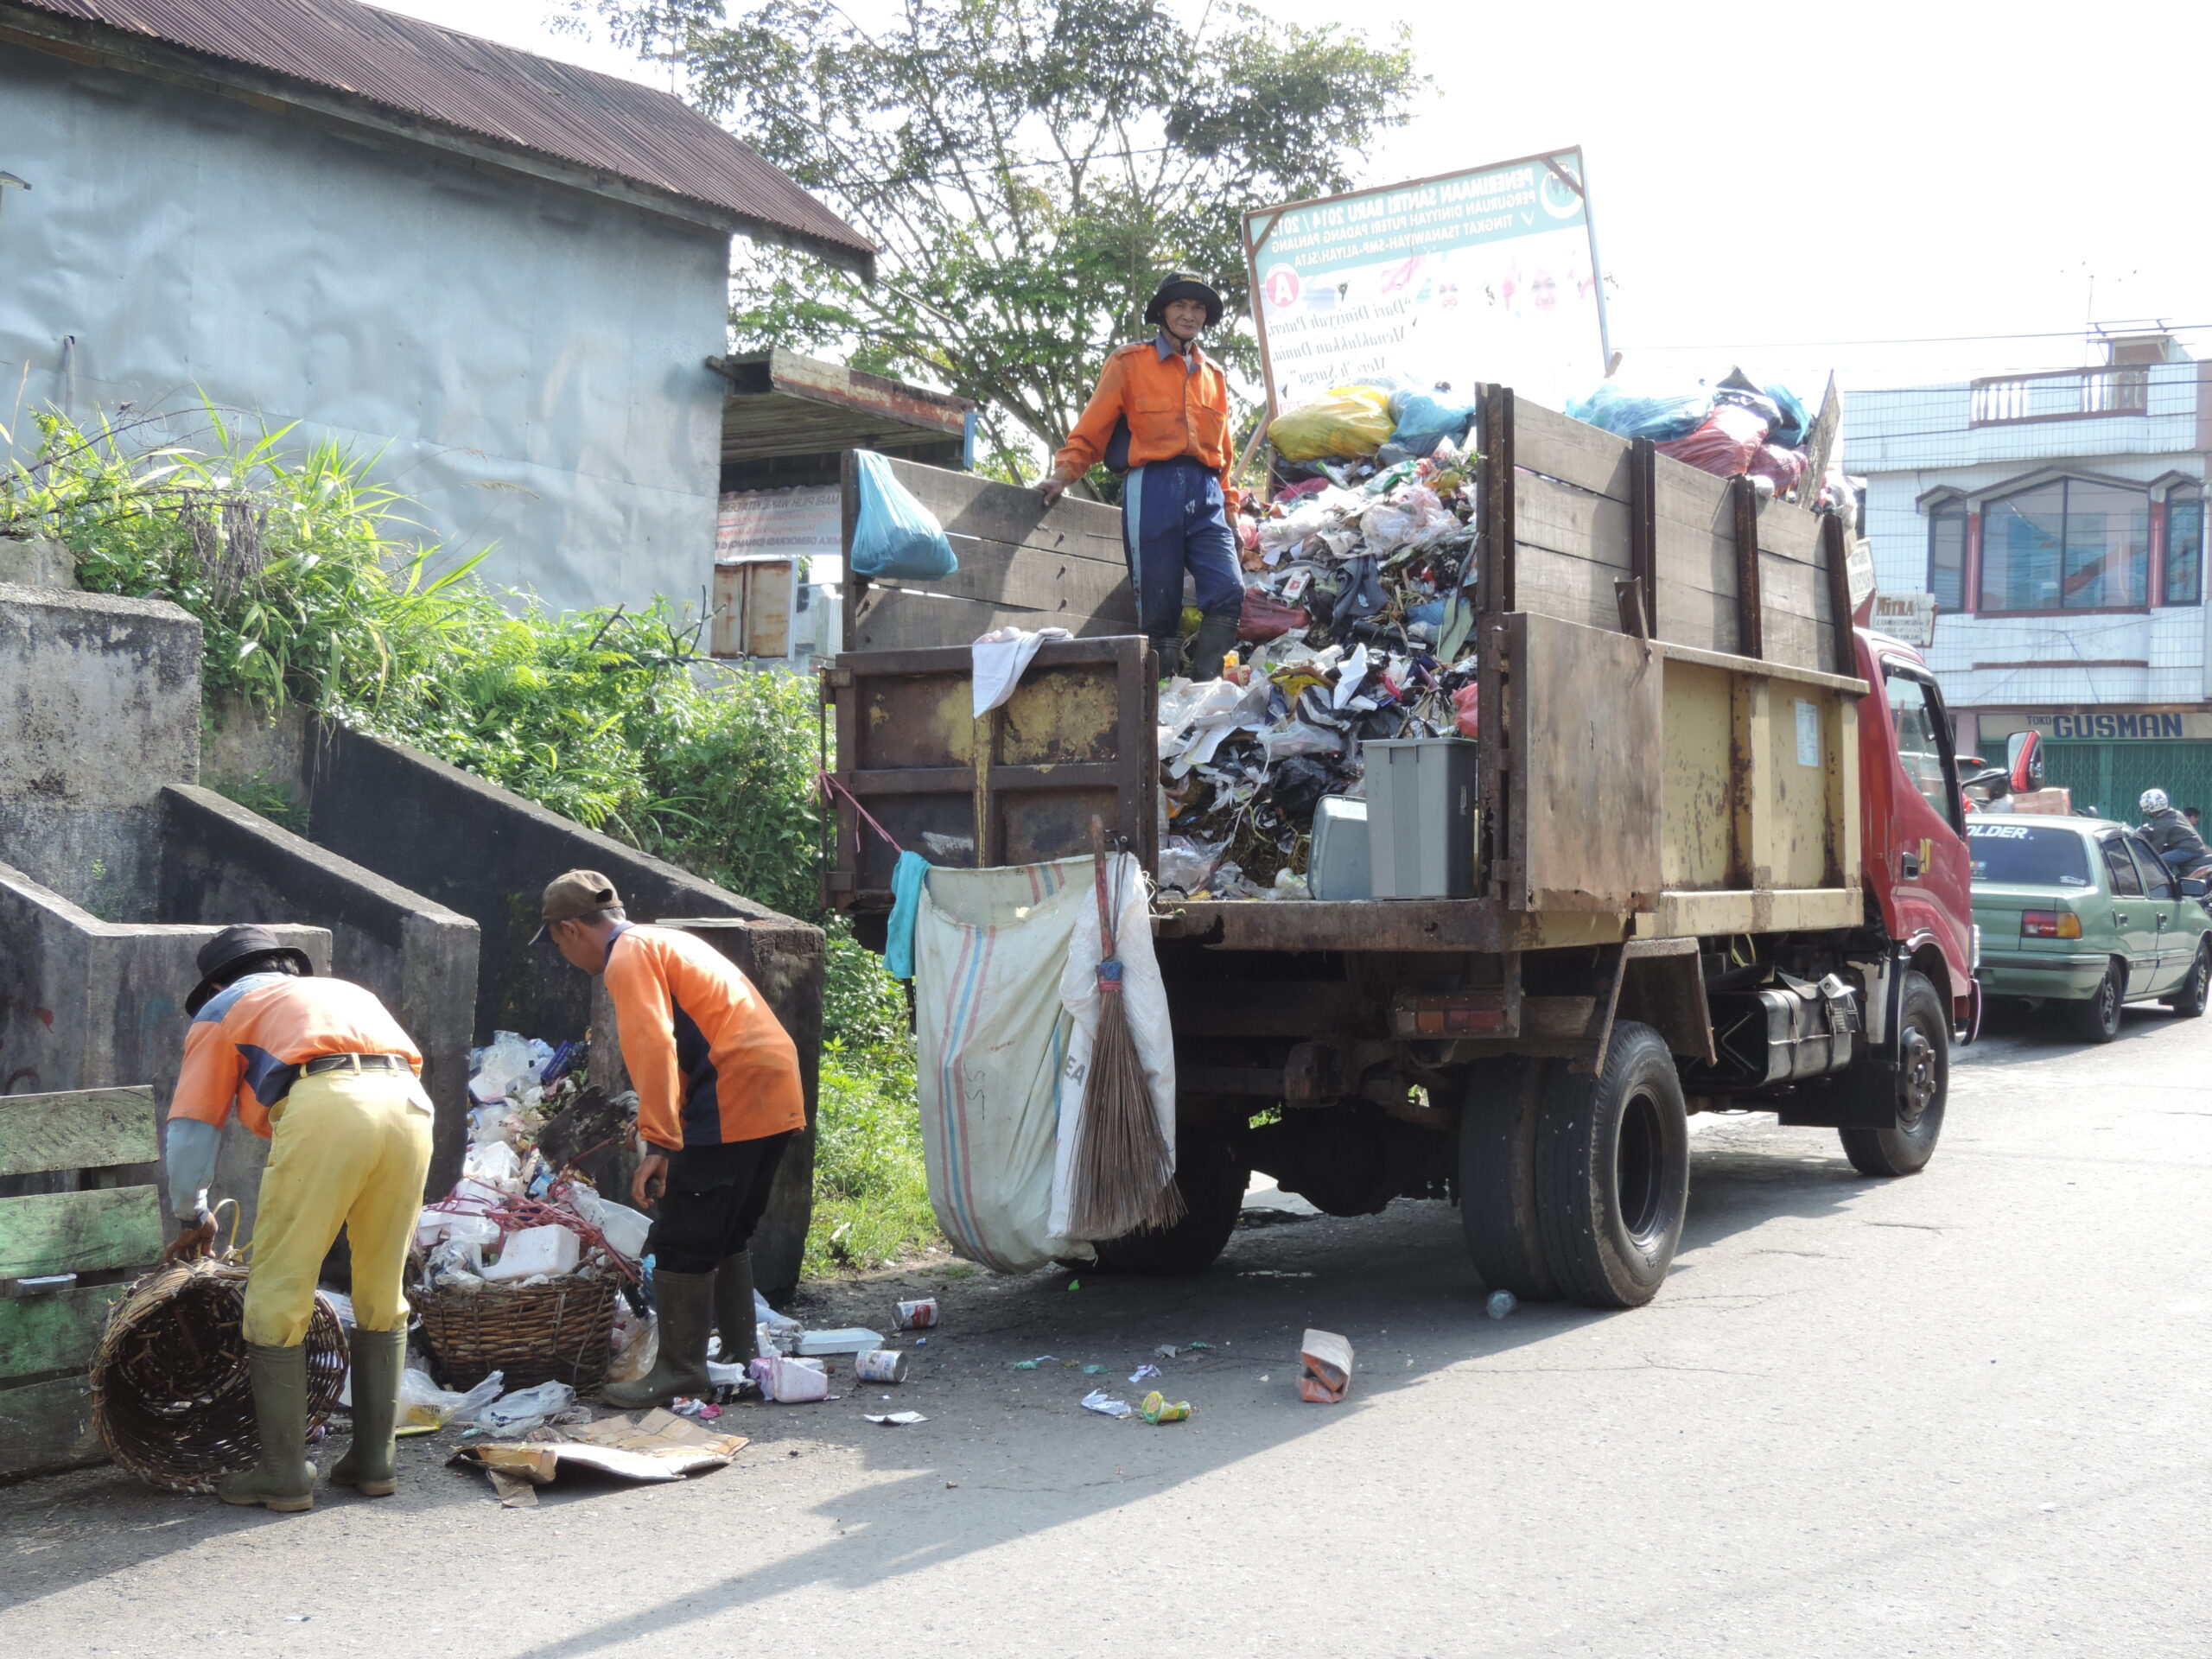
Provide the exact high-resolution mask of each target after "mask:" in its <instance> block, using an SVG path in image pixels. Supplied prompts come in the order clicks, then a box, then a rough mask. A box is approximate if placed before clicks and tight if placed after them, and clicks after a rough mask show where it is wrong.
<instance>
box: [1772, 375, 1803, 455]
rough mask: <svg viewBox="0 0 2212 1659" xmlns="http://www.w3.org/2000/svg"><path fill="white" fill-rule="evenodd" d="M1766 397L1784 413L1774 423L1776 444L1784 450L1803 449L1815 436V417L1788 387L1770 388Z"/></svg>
mask: <svg viewBox="0 0 2212 1659" xmlns="http://www.w3.org/2000/svg"><path fill="white" fill-rule="evenodd" d="M1765 390H1766V395H1767V396H1768V397H1771V398H1772V399H1774V406H1775V407H1776V408H1777V410H1781V411H1782V418H1781V419H1780V420H1778V421H1777V422H1776V423H1774V433H1773V439H1774V442H1777V443H1778V444H1780V445H1781V446H1782V447H1783V448H1784V449H1799V448H1803V447H1804V444H1805V441H1806V440H1807V439H1808V438H1809V437H1811V436H1812V435H1813V417H1812V416H1810V415H1809V414H1808V413H1807V412H1806V410H1805V405H1804V404H1803V402H1802V400H1800V399H1799V397H1798V396H1797V394H1796V392H1794V391H1790V390H1789V387H1787V386H1769V387H1767V388H1766V389H1765Z"/></svg>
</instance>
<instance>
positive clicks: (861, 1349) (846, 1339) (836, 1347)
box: [791, 1325, 883, 1355]
mask: <svg viewBox="0 0 2212 1659" xmlns="http://www.w3.org/2000/svg"><path fill="white" fill-rule="evenodd" d="M882 1346H883V1332H880V1331H870V1330H868V1329H866V1328H865V1327H863V1326H861V1325H846V1326H843V1327H842V1328H841V1329H838V1330H836V1331H802V1332H799V1337H798V1345H797V1346H796V1347H794V1348H793V1349H792V1350H791V1351H792V1352H793V1353H795V1354H806V1355H823V1354H865V1353H869V1352H872V1351H874V1350H875V1349H878V1348H880V1347H882Z"/></svg>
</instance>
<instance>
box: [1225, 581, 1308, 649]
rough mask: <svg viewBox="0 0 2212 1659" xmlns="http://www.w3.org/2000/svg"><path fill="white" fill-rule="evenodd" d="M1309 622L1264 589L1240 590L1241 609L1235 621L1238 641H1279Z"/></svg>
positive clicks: (1296, 608)
mask: <svg viewBox="0 0 2212 1659" xmlns="http://www.w3.org/2000/svg"><path fill="white" fill-rule="evenodd" d="M1312 621H1313V618H1312V617H1310V616H1308V615H1307V614H1306V613H1305V612H1304V611H1302V610H1300V609H1299V607H1297V606H1295V605H1286V604H1284V603H1283V602H1282V601H1281V600H1279V599H1277V598H1276V597H1275V596H1274V594H1271V593H1269V592H1268V590H1267V589H1266V588H1246V589H1245V590H1244V608H1243V612H1242V613H1240V614H1239V615H1238V617H1237V619H1236V637H1237V638H1238V639H1249V640H1261V639H1279V638H1280V637H1281V636H1282V635H1284V634H1286V633H1289V632H1294V630H1296V629H1299V628H1302V627H1305V626H1308V625H1309V624H1310V623H1311V622H1312Z"/></svg>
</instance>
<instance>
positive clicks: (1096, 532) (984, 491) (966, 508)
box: [891, 461, 1122, 564]
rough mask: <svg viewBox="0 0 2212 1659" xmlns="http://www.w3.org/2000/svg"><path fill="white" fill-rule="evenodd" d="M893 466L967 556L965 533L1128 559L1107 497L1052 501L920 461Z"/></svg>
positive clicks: (955, 546) (1118, 520)
mask: <svg viewBox="0 0 2212 1659" xmlns="http://www.w3.org/2000/svg"><path fill="white" fill-rule="evenodd" d="M891 471H892V474H893V476H894V477H896V478H897V479H898V480H899V482H900V483H901V484H903V485H905V486H906V488H907V489H908V490H910V491H911V492H912V493H913V496H914V499H916V500H918V501H919V502H920V503H921V504H922V505H924V506H925V507H927V508H928V509H929V510H930V511H931V512H932V513H934V514H936V515H937V521H938V524H942V525H944V531H945V534H947V535H948V536H950V537H952V538H953V542H952V550H953V552H954V553H955V554H956V555H957V556H959V557H960V558H961V559H963V561H964V560H965V559H966V558H967V556H968V549H969V545H970V543H968V542H966V541H963V539H962V538H963V537H976V538H977V539H979V540H982V541H988V542H1010V543H1014V544H1016V545H1018V546H1022V547H1033V548H1036V549H1039V550H1042V551H1047V552H1059V553H1068V554H1072V555H1075V556H1081V557H1085V558H1091V559H1097V560H1103V561H1105V562H1107V563H1115V564H1118V563H1121V562H1122V515H1121V512H1120V511H1119V510H1118V509H1116V508H1114V507H1109V506H1108V505H1105V504H1104V503H1103V502H1100V501H1090V500H1085V499H1084V498H1083V497H1081V496H1077V495H1065V496H1062V497H1061V498H1060V499H1059V500H1058V501H1057V502H1055V503H1054V504H1053V505H1051V506H1046V505H1045V498H1044V497H1043V496H1041V495H1039V494H1038V493H1037V492H1036V491H1035V490H1033V489H1025V488H1023V487H1021V486H1018V485H1014V484H1001V482H999V481H998V480H996V479H992V478H984V477H982V476H980V475H979V474H975V473H955V472H948V471H947V470H946V469H945V468H944V467H929V466H925V465H923V464H922V463H921V462H919V461H893V462H892V463H891Z"/></svg>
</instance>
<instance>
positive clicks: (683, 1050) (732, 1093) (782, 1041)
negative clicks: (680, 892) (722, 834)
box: [607, 925, 806, 1152]
mask: <svg viewBox="0 0 2212 1659" xmlns="http://www.w3.org/2000/svg"><path fill="white" fill-rule="evenodd" d="M607 994H608V995H610V996H611V997H613V1000H614V1025H615V1034H616V1036H617V1038H618V1039H619V1040H620V1043H621V1045H622V1063H623V1064H624V1065H626V1066H628V1067H629V1069H630V1083H631V1085H632V1087H633V1088H635V1089H636V1090H637V1091H638V1128H639V1133H640V1134H642V1135H644V1136H645V1139H646V1140H647V1141H650V1142H651V1143H652V1146H653V1147H655V1148H656V1149H658V1150H659V1151H662V1152H674V1151H676V1150H677V1149H678V1148H680V1147H711V1146H725V1145H728V1143H730V1142H732V1141H758V1140H760V1139H761V1138H762V1137H763V1136H765V1135H779V1134H781V1133H782V1132H783V1131H784V1130H785V1129H797V1128H804V1127H805V1125H806V1096H805V1093H804V1089H803V1087H802V1086H801V1084H800V1082H799V1075H798V1046H796V1045H795V1044H793V1043H792V1041H791V1037H790V1035H789V1033H786V1032H785V1030H784V1028H783V1027H782V1026H781V1025H780V1024H779V1023H778V1022H777V1020H776V1016H775V1014H774V1012H773V1010H772V1009H771V1008H770V1007H768V1004H767V1003H766V1001H765V1000H763V999H762V997H761V995H760V992H759V991H757V990H755V989H754V988H753V982H752V981H750V980H748V979H747V978H746V976H744V974H743V973H741V972H740V971H739V969H738V967H737V965H736V963H733V962H731V961H730V960H729V958H728V957H725V956H723V955H721V953H720V952H719V951H717V950H715V949H714V948H713V947H712V946H710V945H708V944H703V943H702V942H701V941H700V940H698V939H696V938H693V937H692V936H691V935H690V934H689V933H684V932H680V931H677V930H676V929H674V928H667V927H644V926H636V925H626V926H624V927H622V928H620V929H619V930H618V931H616V933H615V935H614V937H613V939H611V940H610V941H608V943H607Z"/></svg>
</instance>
